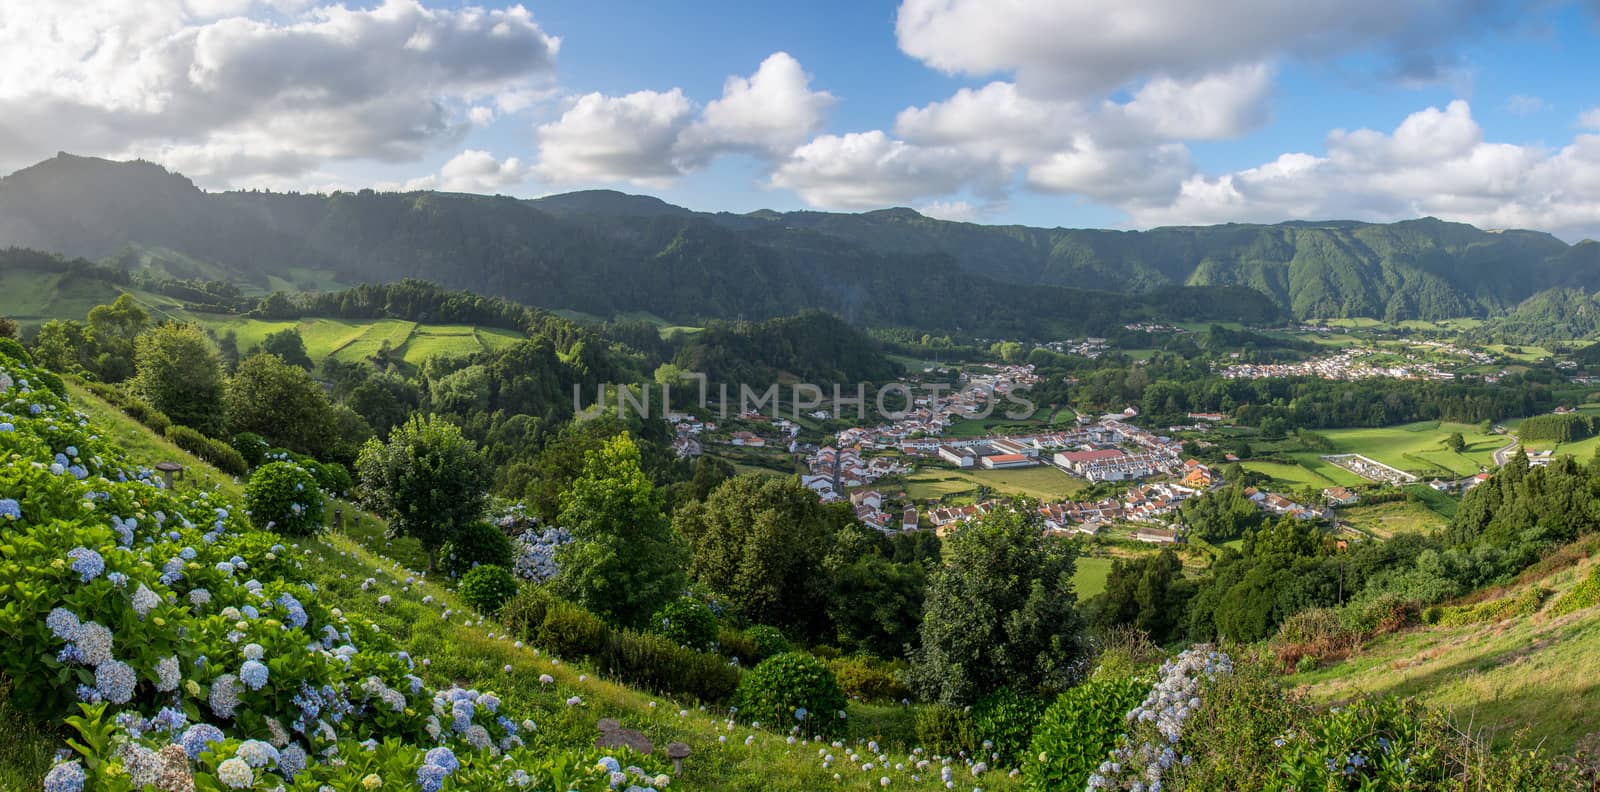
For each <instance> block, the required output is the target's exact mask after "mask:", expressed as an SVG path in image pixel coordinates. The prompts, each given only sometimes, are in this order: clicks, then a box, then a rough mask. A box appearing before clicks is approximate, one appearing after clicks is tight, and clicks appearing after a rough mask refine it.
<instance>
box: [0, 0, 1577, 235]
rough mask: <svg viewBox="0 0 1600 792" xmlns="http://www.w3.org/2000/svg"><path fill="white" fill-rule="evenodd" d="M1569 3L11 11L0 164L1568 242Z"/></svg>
mask: <svg viewBox="0 0 1600 792" xmlns="http://www.w3.org/2000/svg"><path fill="white" fill-rule="evenodd" d="M1594 7H1595V6H1594V4H1593V3H1583V2H1578V0H1570V1H1568V2H1563V1H1562V0H1522V1H1521V2H1519V1H1518V0H1340V2H1329V1H1328V0H1306V2H1302V3H1294V4H1288V3H1283V2H1280V1H1279V0H1216V2H1214V3H1206V4H1196V3H1192V2H1190V1H1189V0H1071V2H1068V1H1067V0H903V2H833V1H832V0H825V1H823V2H813V3H807V4H798V5H797V4H792V3H777V2H734V3H713V2H697V3H687V4H685V3H641V2H616V1H614V0H591V1H588V2H577V1H576V0H555V1H553V2H522V3H463V2H456V1H455V0H381V1H380V0H371V1H369V2H356V0H349V1H348V2H343V3H339V2H332V1H331V0H320V2H319V0H141V1H140V2H122V1H121V0H90V2H88V3H86V4H85V5H75V6H73V7H71V8H68V7H67V4H60V3H54V2H50V1H49V0H20V2H12V3H7V4H4V5H3V6H0V119H10V120H0V168H4V169H5V170H10V169H12V168H14V167H20V166H22V165H25V164H28V163H29V162H31V161H34V160H37V159H40V158H42V157H44V156H49V155H50V154H53V153H54V151H55V150H56V149H66V150H71V151H74V152H75V153H83V154H95V155H101V156H110V157H143V158H147V159H152V160H155V161H158V162H161V163H163V164H165V165H167V166H168V167H170V168H173V169H175V170H180V171H182V172H184V173H185V174H187V175H189V176H191V177H192V178H194V179H195V180H196V181H197V182H198V183H200V184H201V185H203V186H205V187H207V188H208V189H225V188H237V187H263V188H269V189H300V190H327V189H340V188H342V189H351V188H359V187H366V186H375V187H378V188H380V189H424V188H431V189H452V190H461V191H470V192H485V193H495V192H499V193H507V194H512V195H521V196H536V195H543V194H548V193H553V192H563V191H568V190H573V189H584V188H591V187H606V188H614V189H622V190H627V191H630V192H641V193H649V194H654V195H659V196H661V197H663V198H665V199H666V200H669V201H672V202H674V203H678V204H682V205H685V206H689V207H691V208H696V209H705V210H728V211H750V210H754V209H757V208H776V209H802V208H819V209H828V210H838V211H859V210H866V209H872V208H877V207H881V206H890V205H907V206H912V207H915V208H918V209H919V210H921V211H924V212H926V213H929V214H933V215H937V216H944V217H949V218H952V219H962V220H971V221H974V222H984V223H1026V224H1030V225H1046V226H1051V225H1066V226H1108V227H1124V228H1136V227H1147V226H1151V225H1157V224H1174V223H1212V222H1225V221H1233V220H1237V221H1276V220H1283V219H1296V218H1310V219H1315V218H1332V217H1339V218H1344V217H1350V218H1356V219H1367V220H1390V219H1397V218H1402V217H1413V216H1418V215H1422V214H1432V215H1437V216H1440V217H1446V218H1448V219H1457V220H1462V221H1464V222H1472V223H1476V224H1479V225H1482V226H1486V227H1510V226H1517V227H1533V228H1540V229H1543V230H1548V231H1552V232H1554V233H1558V234H1560V235H1561V236H1563V237H1565V238H1569V239H1575V238H1581V237H1584V236H1595V235H1600V199H1597V198H1595V196H1597V195H1600V112H1595V113H1593V114H1591V115H1588V116H1585V114H1586V113H1588V112H1589V111H1592V110H1595V108H1596V107H1597V106H1600V95H1597V93H1600V92H1597V90H1596V88H1595V87H1594V84H1593V81H1592V79H1589V78H1588V76H1589V75H1593V74H1595V73H1597V71H1600V68H1597V67H1600V46H1596V45H1597V43H1600V42H1597V40H1596V36H1597V25H1596V17H1595V16H1594V14H1593V13H1591V12H1592V10H1593V8H1594ZM41 31H49V32H48V33H42V32H41ZM7 53H9V54H7ZM8 58H9V59H12V60H11V62H6V59H8ZM730 81H732V82H730ZM1338 130H1343V131H1342V132H1340V131H1338Z"/></svg>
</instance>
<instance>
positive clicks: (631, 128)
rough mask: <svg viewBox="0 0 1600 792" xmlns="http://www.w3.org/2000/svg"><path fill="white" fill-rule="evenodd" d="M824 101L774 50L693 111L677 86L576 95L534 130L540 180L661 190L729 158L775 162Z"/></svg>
mask: <svg viewBox="0 0 1600 792" xmlns="http://www.w3.org/2000/svg"><path fill="white" fill-rule="evenodd" d="M833 103H834V98H833V95H832V94H829V93H828V92H826V91H813V90H811V76H810V75H808V74H806V73H805V70H804V69H803V68H801V66H800V62H799V61H797V60H795V59H794V58H793V57H792V56H790V55H789V54H788V53H786V52H776V53H773V54H772V55H769V56H768V57H767V58H766V60H763V61H762V62H761V65H760V66H759V67H758V68H757V69H756V71H755V73H754V74H752V75H750V76H749V77H739V76H733V77H729V78H728V79H727V82H726V83H724V84H723V88H722V97H721V98H719V99H716V100H713V101H711V102H709V103H707V104H706V105H705V107H703V108H701V109H700V112H699V114H698V115H696V113H695V105H694V103H693V102H691V101H690V100H689V99H688V97H686V96H685V95H684V93H683V91H682V89H679V88H673V89H672V90H671V91H667V92H665V93H662V92H657V91H638V92H635V93H631V94H628V95H626V96H606V95H604V94H599V93H592V94H588V95H585V96H582V97H579V98H578V99H577V100H576V101H575V102H574V103H573V105H572V107H571V108H570V109H569V110H567V111H566V112H565V113H564V114H563V115H562V116H561V118H560V119H559V120H557V121H554V122H551V123H549V124H545V125H543V126H541V127H539V129H538V139H539V164H538V166H537V170H538V172H539V174H540V175H541V176H543V177H544V178H546V179H549V180H551V181H554V182H581V181H612V182H630V183H633V184H639V185H645V186H661V185H664V184H666V183H668V182H670V181H671V180H672V179H673V178H675V177H677V176H681V175H683V174H685V173H688V172H690V171H693V170H696V169H698V168H700V167H703V166H704V165H706V164H707V163H708V162H710V161H711V160H712V159H714V158H716V157H718V156H721V155H724V154H730V153H747V154H752V155H755V156H758V157H761V158H764V159H769V160H770V159H774V158H777V157H781V156H783V155H785V154H787V153H789V152H790V151H792V150H793V149H794V148H795V147H796V146H798V145H800V144H801V143H802V142H804V141H805V140H806V138H808V137H810V136H811V135H812V134H813V133H815V132H816V131H817V130H818V129H819V128H821V126H822V123H823V121H824V119H825V118H826V116H827V112H828V109H829V108H830V107H832V106H833Z"/></svg>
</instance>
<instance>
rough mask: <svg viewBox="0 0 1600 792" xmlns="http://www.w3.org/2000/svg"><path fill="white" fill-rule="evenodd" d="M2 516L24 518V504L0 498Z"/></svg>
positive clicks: (16, 518) (12, 499) (11, 518)
mask: <svg viewBox="0 0 1600 792" xmlns="http://www.w3.org/2000/svg"><path fill="white" fill-rule="evenodd" d="M0 517H4V518H6V519H7V520H20V519H22V505H21V504H19V503H17V501H16V499H14V498H0ZM79 772H82V771H79Z"/></svg>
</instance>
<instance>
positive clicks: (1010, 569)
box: [910, 498, 1084, 706]
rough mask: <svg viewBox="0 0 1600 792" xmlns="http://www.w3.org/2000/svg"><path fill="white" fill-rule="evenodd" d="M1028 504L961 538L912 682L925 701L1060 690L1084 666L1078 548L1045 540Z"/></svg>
mask: <svg viewBox="0 0 1600 792" xmlns="http://www.w3.org/2000/svg"><path fill="white" fill-rule="evenodd" d="M1040 520H1041V518H1040V516H1039V513H1038V510H1037V509H1036V508H1034V504H1033V503H1032V502H1030V501H1029V500H1028V499H1026V498H1023V499H1019V500H1018V501H1017V503H1016V504H1014V505H1013V506H1012V507H1011V508H1007V509H997V510H995V511H992V512H990V513H989V514H987V515H985V516H984V517H983V518H981V519H979V520H977V521H975V522H972V523H969V524H968V525H966V526H964V527H962V528H960V529H958V530H957V531H956V533H955V534H954V535H953V536H951V537H950V538H949V539H948V540H947V542H946V544H947V545H948V546H949V553H948V555H949V561H948V563H946V565H945V566H944V567H942V568H940V569H937V570H935V571H934V573H933V575H932V579H931V580H930V581H929V584H928V593H927V600H926V603H925V604H924V606H923V616H922V645H921V646H920V647H918V649H917V652H916V654H915V655H914V656H913V658H912V665H911V674H910V681H911V683H912V685H913V686H914V687H915V688H916V690H917V691H918V693H919V694H921V695H922V696H923V697H925V698H927V699H929V700H933V701H938V702H940V703H943V704H949V705H955V706H961V705H967V704H972V703H973V702H975V701H977V700H978V699H979V698H981V697H982V696H984V695H985V694H988V693H991V692H993V691H996V690H999V689H1000V688H1002V687H1010V688H1013V689H1023V690H1037V691H1042V692H1049V691H1059V690H1063V689H1065V688H1066V687H1067V686H1069V685H1070V684H1071V683H1072V682H1073V680H1074V676H1075V668H1076V666H1077V663H1078V661H1079V660H1080V659H1081V658H1082V656H1083V652H1084V644H1083V639H1082V632H1083V631H1082V622H1081V620H1080V619H1079V617H1078V613H1077V609H1076V607H1075V606H1076V604H1077V595H1076V593H1075V592H1074V591H1073V588H1072V574H1073V571H1074V569H1075V567H1076V564H1075V555H1076V550H1075V548H1074V546H1073V545H1072V544H1070V543H1068V542H1066V541H1062V540H1060V539H1055V538H1051V537H1046V536H1045V535H1044V531H1043V530H1042V525H1041V522H1040Z"/></svg>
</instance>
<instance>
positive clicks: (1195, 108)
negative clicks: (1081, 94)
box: [1103, 62, 1272, 140]
mask: <svg viewBox="0 0 1600 792" xmlns="http://www.w3.org/2000/svg"><path fill="white" fill-rule="evenodd" d="M1271 90H1272V68H1271V67H1270V66H1269V65H1267V64H1266V63H1264V62H1258V63H1246V64H1240V65H1238V66H1235V67H1233V68H1230V69H1227V70H1224V71H1220V72H1216V73H1212V74H1206V75H1203V76H1201V77H1199V78H1197V79H1193V80H1175V79H1172V78H1171V77H1157V78H1155V79H1152V80H1150V81H1148V82H1146V83H1145V84H1144V85H1142V86H1140V88H1139V90H1138V92H1137V93H1135V94H1134V95H1133V99H1132V100H1131V101H1129V102H1128V103H1127V104H1120V105H1119V104H1116V103H1114V102H1110V101H1108V102H1106V103H1105V106H1104V108H1103V112H1104V115H1105V116H1106V118H1107V119H1108V124H1111V125H1118V124H1117V122H1119V121H1120V122H1121V123H1120V124H1119V126H1120V127H1121V128H1120V129H1117V130H1115V132H1112V133H1110V134H1107V135H1103V136H1104V137H1117V138H1124V139H1125V138H1126V137H1127V136H1130V135H1131V136H1139V135H1145V136H1149V137H1153V138H1157V139H1161V140H1216V139H1226V138H1234V137H1238V136H1240V135H1243V134H1245V133H1246V132H1249V131H1251V130H1253V129H1255V128H1257V127H1259V126H1261V125H1262V124H1264V123H1265V122H1266V120H1267V98H1268V95H1269V94H1270V93H1271Z"/></svg>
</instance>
